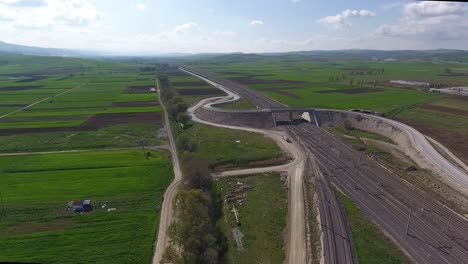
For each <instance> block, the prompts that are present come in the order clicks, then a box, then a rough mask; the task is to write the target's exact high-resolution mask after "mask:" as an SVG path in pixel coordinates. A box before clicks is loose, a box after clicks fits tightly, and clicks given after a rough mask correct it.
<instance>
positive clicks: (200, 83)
mask: <svg viewBox="0 0 468 264" xmlns="http://www.w3.org/2000/svg"><path fill="white" fill-rule="evenodd" d="M172 84H173V85H174V86H175V87H177V86H205V85H206V82H173V83H172Z"/></svg>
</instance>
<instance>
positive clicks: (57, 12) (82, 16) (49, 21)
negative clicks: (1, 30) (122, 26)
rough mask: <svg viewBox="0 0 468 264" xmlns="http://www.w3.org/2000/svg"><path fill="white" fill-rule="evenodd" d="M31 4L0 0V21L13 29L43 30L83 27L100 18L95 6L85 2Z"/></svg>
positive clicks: (37, 2) (50, 0)
mask: <svg viewBox="0 0 468 264" xmlns="http://www.w3.org/2000/svg"><path fill="white" fill-rule="evenodd" d="M31 3H32V2H31V1H21V0H1V2H0V20H5V21H8V22H9V23H10V24H12V25H13V26H15V27H21V28H45V27H51V26H58V25H67V26H84V25H88V24H90V23H93V22H95V21H97V20H98V19H99V17H100V14H99V13H98V12H97V10H96V8H95V6H94V5H92V4H91V3H90V2H88V1H87V0H66V1H61V0H44V1H42V2H41V1H36V2H35V4H31ZM40 3H42V4H40Z"/></svg>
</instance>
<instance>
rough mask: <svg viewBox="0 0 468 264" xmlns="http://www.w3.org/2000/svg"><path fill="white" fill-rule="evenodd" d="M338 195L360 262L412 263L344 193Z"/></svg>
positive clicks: (384, 263)
mask: <svg viewBox="0 0 468 264" xmlns="http://www.w3.org/2000/svg"><path fill="white" fill-rule="evenodd" d="M338 197H339V199H340V201H341V203H342V204H343V206H344V208H345V211H346V215H347V217H348V222H349V225H350V226H351V233H352V236H353V245H354V250H355V252H356V254H357V258H358V260H359V263H369V264H371V263H381V264H390V263H395V264H396V263H399V264H400V263H411V262H410V261H409V259H408V258H407V257H406V256H405V255H404V254H403V253H402V252H401V250H400V249H399V248H398V247H397V246H396V245H395V244H394V243H393V242H392V241H391V240H390V239H388V238H386V237H385V236H384V234H383V233H382V232H381V231H380V230H379V228H378V227H377V225H375V224H374V223H372V222H371V221H370V220H369V219H367V218H366V216H364V214H363V213H362V212H361V210H360V209H359V208H358V207H357V206H356V205H355V204H354V203H353V201H352V200H350V199H349V198H348V197H346V196H345V195H344V194H342V193H338Z"/></svg>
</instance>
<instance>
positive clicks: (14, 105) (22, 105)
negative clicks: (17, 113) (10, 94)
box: [0, 104, 28, 107]
mask: <svg viewBox="0 0 468 264" xmlns="http://www.w3.org/2000/svg"><path fill="white" fill-rule="evenodd" d="M27 105H28V104H0V107H25V106H27Z"/></svg>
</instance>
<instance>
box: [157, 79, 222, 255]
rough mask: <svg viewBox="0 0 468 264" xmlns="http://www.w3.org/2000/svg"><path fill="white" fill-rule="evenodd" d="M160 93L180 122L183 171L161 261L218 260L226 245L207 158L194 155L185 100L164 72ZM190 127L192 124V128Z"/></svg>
mask: <svg viewBox="0 0 468 264" xmlns="http://www.w3.org/2000/svg"><path fill="white" fill-rule="evenodd" d="M159 84H160V95H161V99H162V100H163V101H164V102H165V105H166V110H167V112H168V115H169V117H170V118H171V119H172V120H173V121H175V122H177V123H179V124H182V127H183V128H184V130H183V131H182V132H181V133H179V134H178V135H177V139H176V145H177V149H178V152H179V153H180V162H181V167H182V174H183V190H180V191H179V192H178V193H177V195H176V197H175V199H174V205H173V206H174V207H173V210H174V216H175V217H174V219H175V220H174V221H173V222H172V223H171V225H170V226H169V231H168V237H169V240H170V243H169V245H168V247H167V248H166V251H165V253H164V255H163V259H162V263H173V264H185V263H187V264H188V263H207V264H215V263H218V262H219V260H220V258H221V255H222V253H223V252H225V250H226V248H227V246H226V245H227V242H226V238H225V236H224V234H223V232H222V231H221V230H219V229H217V228H215V225H214V222H215V219H214V217H213V214H212V212H213V208H212V207H213V205H212V204H213V203H212V199H211V195H210V189H211V184H212V177H211V171H210V169H209V162H208V161H206V160H204V159H202V158H200V157H199V156H197V155H195V151H196V150H197V147H198V144H197V142H196V140H195V138H194V137H193V136H191V135H190V136H189V133H188V132H189V131H190V130H188V129H190V126H191V123H190V122H191V121H190V117H189V116H188V115H187V113H186V111H187V104H186V103H185V102H184V100H183V98H182V97H181V96H180V95H178V94H177V93H176V92H175V90H174V89H172V86H171V84H170V81H169V78H168V77H167V76H166V75H159ZM192 129H194V128H192Z"/></svg>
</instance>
